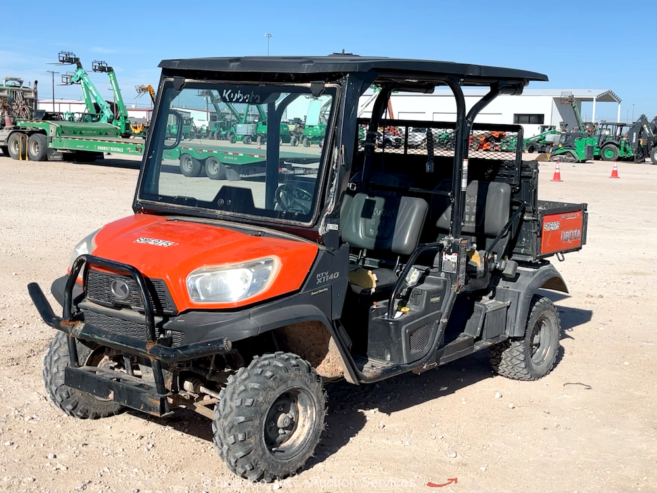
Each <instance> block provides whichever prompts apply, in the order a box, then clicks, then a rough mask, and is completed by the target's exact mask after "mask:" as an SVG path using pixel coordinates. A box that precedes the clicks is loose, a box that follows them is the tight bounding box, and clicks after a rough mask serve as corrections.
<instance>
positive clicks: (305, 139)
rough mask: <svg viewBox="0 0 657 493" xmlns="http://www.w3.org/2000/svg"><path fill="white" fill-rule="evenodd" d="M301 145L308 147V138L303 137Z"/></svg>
mask: <svg viewBox="0 0 657 493" xmlns="http://www.w3.org/2000/svg"><path fill="white" fill-rule="evenodd" d="M303 146H304V147H310V139H309V138H308V137H304V138H303Z"/></svg>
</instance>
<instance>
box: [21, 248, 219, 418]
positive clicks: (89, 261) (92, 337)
mask: <svg viewBox="0 0 657 493" xmlns="http://www.w3.org/2000/svg"><path fill="white" fill-rule="evenodd" d="M91 266H96V267H100V268H101V269H106V270H109V271H112V272H117V273H120V274H125V275H128V276H130V277H132V278H133V279H134V281H135V282H136V283H137V286H138V288H139V295H140V296H141V299H142V303H143V307H144V318H145V322H146V328H147V331H148V334H147V337H146V338H145V339H144V340H142V339H137V338H135V337H130V336H126V335H122V334H115V333H113V332H111V331H108V330H106V329H103V328H102V327H96V326H93V325H90V324H85V323H84V321H83V320H81V319H80V318H79V317H77V316H76V311H77V302H79V301H80V300H79V299H78V300H76V299H73V288H74V287H75V283H76V280H77V278H78V275H79V273H80V271H81V270H82V269H84V270H83V279H85V280H86V278H87V273H88V271H89V268H90V267H91ZM27 289H28V291H29V294H30V297H31V298H32V302H33V303H34V306H36V308H37V310H38V311H39V315H40V316H41V318H42V319H43V321H44V322H45V323H46V324H48V325H49V326H51V327H53V328H55V329H57V330H61V331H62V332H64V333H66V334H67V335H68V350H69V356H70V358H71V360H70V365H69V367H68V368H66V376H65V383H66V385H68V386H70V387H72V388H76V389H78V390H82V391H84V392H89V393H91V394H93V395H96V396H97V397H102V398H112V399H113V400H114V401H116V402H119V403H121V404H123V405H125V406H128V407H131V408H133V409H138V410H141V411H145V412H148V413H150V414H155V415H158V416H161V415H162V414H165V413H166V412H168V404H167V399H166V396H167V394H168V391H167V389H166V386H165V384H164V372H163V370H162V363H166V364H169V363H176V362H180V361H189V360H192V359H196V358H202V357H205V356H210V355H213V354H217V353H222V352H227V351H230V350H231V347H232V345H231V342H230V340H228V339H227V338H225V337H224V338H219V339H213V340H210V341H203V342H197V343H194V344H189V345H187V346H182V347H177V348H172V347H168V346H166V345H163V344H160V343H159V342H158V338H157V329H156V326H155V315H154V311H153V304H152V302H151V299H150V296H149V295H148V291H147V288H146V282H145V279H144V276H143V275H142V274H141V272H139V270H137V269H136V268H134V267H133V266H131V265H127V264H123V263H120V262H114V261H112V260H107V259H103V258H100V257H94V256H93V255H81V256H79V257H78V258H77V259H76V260H75V262H74V263H73V266H72V267H71V273H70V274H69V276H68V279H67V281H66V288H65V290H64V313H63V317H58V316H57V315H55V313H54V311H53V309H52V307H51V306H50V303H49V302H48V300H47V299H46V297H45V295H44V294H43V291H42V290H41V287H40V286H39V285H38V284H37V283H30V284H28V286H27ZM76 339H82V340H85V341H89V342H93V343H95V344H98V345H100V346H106V347H110V348H113V349H117V350H119V351H121V352H124V353H127V354H136V355H141V356H145V357H147V358H148V359H149V360H150V362H151V366H152V369H153V377H154V380H155V386H152V385H149V384H148V383H147V382H144V381H136V380H138V379H136V378H134V377H130V376H129V375H124V374H122V373H118V372H107V371H100V369H99V368H95V367H82V368H80V363H79V360H78V353H77V346H76V343H75V340H76Z"/></svg>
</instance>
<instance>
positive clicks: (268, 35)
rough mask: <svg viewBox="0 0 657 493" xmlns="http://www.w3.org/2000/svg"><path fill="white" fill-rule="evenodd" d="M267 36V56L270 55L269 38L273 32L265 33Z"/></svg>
mask: <svg viewBox="0 0 657 493" xmlns="http://www.w3.org/2000/svg"><path fill="white" fill-rule="evenodd" d="M265 38H267V56H269V40H270V39H271V34H269V33H265Z"/></svg>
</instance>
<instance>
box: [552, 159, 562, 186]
mask: <svg viewBox="0 0 657 493" xmlns="http://www.w3.org/2000/svg"><path fill="white" fill-rule="evenodd" d="M551 181H563V180H562V179H561V169H559V161H557V167H556V168H554V176H553V177H552V180H551Z"/></svg>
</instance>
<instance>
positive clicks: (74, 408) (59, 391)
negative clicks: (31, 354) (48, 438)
mask: <svg viewBox="0 0 657 493" xmlns="http://www.w3.org/2000/svg"><path fill="white" fill-rule="evenodd" d="M67 337H68V336H67V335H66V334H64V333H63V332H59V331H58V332H57V334H55V337H54V338H53V340H52V341H51V342H50V345H49V346H48V352H47V353H46V357H45V359H44V361H43V381H44V383H45V385H46V390H47V391H48V395H50V399H51V400H52V402H53V404H55V406H57V407H58V408H59V409H61V410H62V411H64V412H65V413H66V414H67V415H69V416H73V417H75V418H80V419H98V418H107V417H109V416H114V415H116V414H119V413H120V412H121V411H122V410H123V407H122V406H121V405H120V404H118V403H116V402H114V401H109V400H100V399H97V398H96V397H94V396H93V395H91V394H88V393H86V392H82V391H80V390H77V389H72V388H71V387H68V386H66V385H65V384H64V372H65V369H66V367H67V366H69V364H70V359H69V354H68V341H67ZM76 344H77V349H78V359H79V361H80V364H81V365H83V364H85V365H89V366H96V365H93V364H89V363H92V362H93V361H90V359H91V360H93V359H94V356H92V350H91V348H89V347H87V346H85V345H83V344H81V343H79V342H76ZM96 359H97V358H96Z"/></svg>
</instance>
